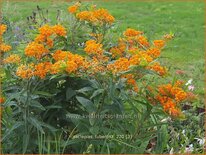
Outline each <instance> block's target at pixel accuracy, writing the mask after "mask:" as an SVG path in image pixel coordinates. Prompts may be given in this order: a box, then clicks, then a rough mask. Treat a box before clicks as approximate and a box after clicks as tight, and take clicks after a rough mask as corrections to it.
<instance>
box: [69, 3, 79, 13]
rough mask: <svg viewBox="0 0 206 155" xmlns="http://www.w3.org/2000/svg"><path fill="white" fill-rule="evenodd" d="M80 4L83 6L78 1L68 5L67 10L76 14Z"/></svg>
mask: <svg viewBox="0 0 206 155" xmlns="http://www.w3.org/2000/svg"><path fill="white" fill-rule="evenodd" d="M80 6H81V3H79V2H76V3H75V4H74V5H72V6H70V7H68V9H67V10H68V12H69V13H71V14H74V13H76V12H77V10H78V9H79V7H80Z"/></svg>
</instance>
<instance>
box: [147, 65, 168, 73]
mask: <svg viewBox="0 0 206 155" xmlns="http://www.w3.org/2000/svg"><path fill="white" fill-rule="evenodd" d="M147 68H148V69H150V70H153V71H155V72H157V73H158V74H159V75H160V76H164V75H166V73H167V69H166V68H165V67H162V66H161V65H160V63H159V62H155V63H153V64H152V65H149V66H148V67H147Z"/></svg>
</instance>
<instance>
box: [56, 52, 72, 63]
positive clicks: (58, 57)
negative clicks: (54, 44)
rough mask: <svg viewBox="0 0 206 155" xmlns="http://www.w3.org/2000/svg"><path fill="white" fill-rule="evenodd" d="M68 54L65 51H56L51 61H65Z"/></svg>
mask: <svg viewBox="0 0 206 155" xmlns="http://www.w3.org/2000/svg"><path fill="white" fill-rule="evenodd" d="M68 53H70V52H67V51H62V50H57V51H56V52H55V53H54V54H53V56H52V57H53V59H54V60H55V61H59V60H66V59H67V56H68Z"/></svg>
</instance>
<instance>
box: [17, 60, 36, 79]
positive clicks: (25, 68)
mask: <svg viewBox="0 0 206 155" xmlns="http://www.w3.org/2000/svg"><path fill="white" fill-rule="evenodd" d="M33 68H34V63H30V64H28V65H20V66H19V67H18V68H17V71H16V75H17V76H19V77H21V78H22V79H29V78H31V77H32V76H33V75H34V71H33Z"/></svg>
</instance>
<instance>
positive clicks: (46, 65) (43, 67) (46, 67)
mask: <svg viewBox="0 0 206 155" xmlns="http://www.w3.org/2000/svg"><path fill="white" fill-rule="evenodd" d="M51 65H52V64H51V63H50V62H42V63H38V64H37V65H35V67H34V68H35V71H34V73H33V75H35V76H38V77H40V78H41V79H44V78H45V76H46V75H47V74H48V73H49V72H50V68H51Z"/></svg>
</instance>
